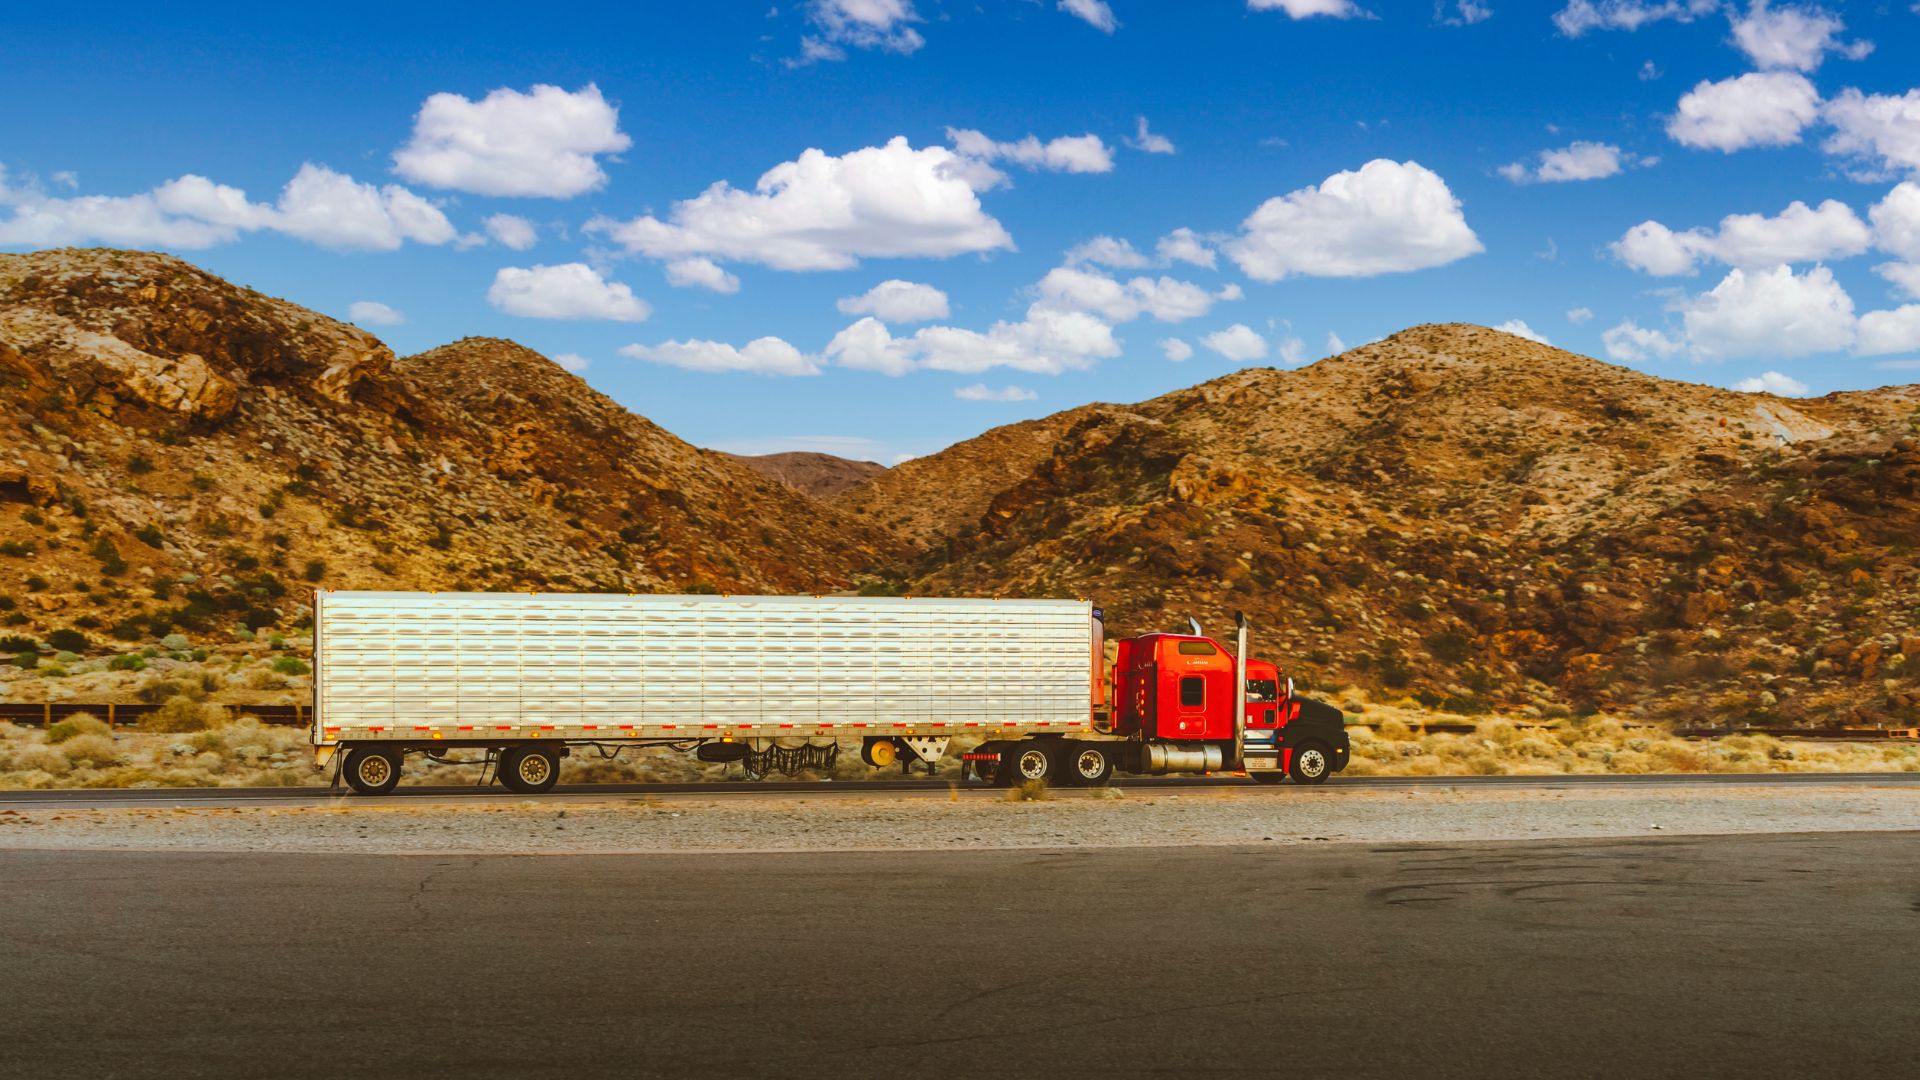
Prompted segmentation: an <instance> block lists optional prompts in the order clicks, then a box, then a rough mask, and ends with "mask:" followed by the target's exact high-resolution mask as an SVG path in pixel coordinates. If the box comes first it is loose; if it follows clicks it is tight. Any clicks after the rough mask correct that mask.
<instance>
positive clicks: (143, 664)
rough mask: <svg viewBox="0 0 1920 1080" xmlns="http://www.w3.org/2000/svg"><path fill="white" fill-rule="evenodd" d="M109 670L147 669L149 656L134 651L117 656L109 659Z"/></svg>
mask: <svg viewBox="0 0 1920 1080" xmlns="http://www.w3.org/2000/svg"><path fill="white" fill-rule="evenodd" d="M107 670H109V671H145V670H147V658H146V657H144V656H139V655H136V654H134V653H127V654H126V655H124V656H116V657H114V658H113V659H111V660H109V661H107Z"/></svg>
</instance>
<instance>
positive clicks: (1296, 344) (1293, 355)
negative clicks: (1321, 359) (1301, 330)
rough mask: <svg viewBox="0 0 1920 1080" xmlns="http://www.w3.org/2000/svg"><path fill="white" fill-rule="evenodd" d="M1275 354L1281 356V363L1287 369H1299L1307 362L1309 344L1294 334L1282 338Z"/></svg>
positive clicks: (1275, 349)
mask: <svg viewBox="0 0 1920 1080" xmlns="http://www.w3.org/2000/svg"><path fill="white" fill-rule="evenodd" d="M1274 352H1276V353H1278V354H1280V363H1281V364H1283V365H1285V366H1286V367H1299V366H1300V365H1301V364H1304V363H1306V362H1307V343H1306V342H1304V341H1301V340H1300V339H1299V338H1298V337H1297V336H1295V335H1293V334H1288V335H1287V336H1285V337H1283V338H1281V339H1280V341H1279V343H1278V344H1277V345H1276V346H1275V347H1274Z"/></svg>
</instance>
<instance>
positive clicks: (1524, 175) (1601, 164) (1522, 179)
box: [1496, 142, 1658, 184]
mask: <svg viewBox="0 0 1920 1080" xmlns="http://www.w3.org/2000/svg"><path fill="white" fill-rule="evenodd" d="M1657 160H1658V159H1642V158H1641V157H1640V156H1639V155H1638V154H1630V153H1622V152H1621V150H1620V148H1619V147H1617V146H1614V145H1612V144H1610V143H1597V142H1576V143H1572V144H1570V145H1568V146H1565V147H1562V148H1561V149H1558V150H1542V151H1540V154H1539V159H1538V162H1537V163H1536V164H1531V165H1530V164H1528V163H1526V162H1524V161H1516V162H1514V163H1513V164H1511V165H1502V166H1500V168H1499V169H1498V170H1496V171H1497V172H1499V174H1500V175H1501V176H1504V177H1506V178H1507V179H1508V180H1511V181H1513V182H1514V183H1516V184H1526V183H1542V184H1551V183H1563V182H1566V181H1569V180H1601V179H1604V178H1606V177H1609V176H1614V175H1617V174H1618V173H1619V172H1620V170H1621V169H1623V168H1626V167H1628V166H1633V165H1651V164H1653V163H1654V162H1655V161H1657Z"/></svg>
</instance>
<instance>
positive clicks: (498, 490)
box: [0, 251, 896, 643]
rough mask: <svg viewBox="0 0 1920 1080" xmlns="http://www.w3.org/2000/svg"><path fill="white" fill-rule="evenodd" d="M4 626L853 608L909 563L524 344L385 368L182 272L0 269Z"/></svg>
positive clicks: (271, 303)
mask: <svg viewBox="0 0 1920 1080" xmlns="http://www.w3.org/2000/svg"><path fill="white" fill-rule="evenodd" d="M0 441H3V442H4V444H5V446H6V447H7V451H6V452H5V453H4V455H0V597H4V600H0V607H4V608H5V610H3V611H0V621H4V622H6V623H7V624H8V626H9V627H10V629H8V630H6V631H5V632H7V633H10V634H16V635H22V636H28V637H37V638H40V639H44V638H45V637H46V636H47V635H49V634H51V633H52V632H53V631H56V630H60V629H71V630H78V631H80V632H81V633H82V634H84V635H86V636H87V637H89V638H91V639H94V640H95V641H96V643H107V642H110V641H114V640H117V641H120V642H123V643H125V642H132V643H144V642H146V641H148V640H150V639H157V638H159V637H161V636H164V635H165V634H166V633H168V632H170V631H172V630H176V629H184V630H187V631H188V632H189V633H190V634H216V635H217V634H224V633H225V632H227V631H228V629H229V628H230V627H232V626H233V625H234V624H235V623H241V622H244V623H247V624H250V625H253V626H260V627H265V626H275V627H291V626H293V625H295V624H297V623H298V622H299V620H300V618H301V617H302V615H303V613H304V612H305V610H306V604H307V591H308V590H309V589H311V588H312V587H314V586H323V587H331V588H449V589H451V588H470V589H489V588H507V589H517V588H555V589H602V590H616V591H687V590H695V591H697V590H701V589H713V590H717V591H771V592H779V591H803V590H826V589H834V588H846V587H850V586H851V585H853V584H855V582H856V574H857V572H858V571H859V570H860V569H861V568H862V567H864V566H866V565H867V564H870V563H874V562H876V561H886V560H887V559H888V558H890V557H891V555H892V553H893V552H894V551H895V550H896V542H895V541H894V540H893V539H892V538H891V537H890V536H888V535H886V534H885V533H883V532H881V531H880V530H879V529H877V528H871V527H865V526H862V525H860V524H859V523H857V522H855V521H853V520H843V519H841V517H840V516H839V515H838V514H837V512H835V511H834V510H832V509H830V508H826V507H823V506H821V505H820V504H818V503H817V502H815V501H814V500H812V499H810V498H808V497H807V496H805V495H802V494H800V493H799V492H796V491H793V490H791V489H790V488H788V487H786V486H784V485H782V484H779V483H777V482H774V481H772V480H769V479H768V478H766V477H764V476H762V475H760V474H759V473H757V472H755V471H753V470H751V469H749V468H747V467H745V466H743V465H741V464H740V463H738V462H736V461H734V460H732V459H731V458H729V457H727V456H725V455H721V454H715V453H711V452H708V451H704V450H699V449H697V448H695V447H692V446H690V445H688V444H686V443H684V442H682V441H681V440H679V439H677V438H675V437H674V436H672V435H670V434H668V433H667V432H665V431H663V430H661V429H660V428H658V427H657V426H655V425H653V424H651V423H649V422H647V421H646V420H644V419H642V418H640V417H637V416H634V415H633V414H631V413H629V412H627V411H626V410H625V409H623V408H621V407H620V406H618V405H616V404H615V403H614V402H612V401H611V400H610V399H608V398H606V397H604V396H603V395H601V394H599V393H597V392H595V391H593V390H592V389H591V388H590V387H588V386H587V385H586V384H585V383H584V382H582V381H580V380H579V379H578V378H576V377H575V376H573V375H571V374H568V373H567V372H565V371H563V370H562V369H560V368H559V367H558V366H556V365H554V364H553V363H551V362H550V361H548V360H546V359H545V358H544V357H541V356H539V355H538V354H536V353H533V352H531V351H529V350H526V349H523V348H521V347H520V346H517V345H514V344H513V343H511V342H506V341H498V340H491V339H478V338H472V339H466V340H463V341H459V342H455V343H453V344H451V345H447V346H443V347H441V348H438V349H435V350H432V351H431V352H427V353H423V354H421V355H419V356H414V357H406V358H396V357H395V356H394V355H393V353H392V352H391V350H389V349H388V348H387V347H386V346H385V345H384V344H382V343H381V342H380V341H379V340H377V339H376V338H374V337H373V336H372V335H370V334H367V333H366V332H364V331H361V330H358V329H356V328H354V327H351V326H347V325H345V324H342V323H339V322H336V321H334V320H332V319H328V318H326V317H324V316H321V315H318V314H316V313H314V312H311V311H307V310H305V309H303V308H300V307H297V306H296V305H293V304H290V303H287V302H285V301H281V300H276V299H273V298H270V297H266V296H262V295H260V294H258V293H254V292H252V291H251V290H247V289H244V288H238V287H235V286H233V285H230V284H228V283H226V282H224V281H221V280H219V279H218V278H215V277H213V276H211V275H208V274H206V273H204V272H202V271H200V270H198V269H196V268H194V267H193V266H191V265H189V264H187V263H185V262H182V261H180V260H178V259H173V258H170V257H167V256H161V255H150V254H142V253H134V252H119V251H49V252H40V253H36V254H31V255H0Z"/></svg>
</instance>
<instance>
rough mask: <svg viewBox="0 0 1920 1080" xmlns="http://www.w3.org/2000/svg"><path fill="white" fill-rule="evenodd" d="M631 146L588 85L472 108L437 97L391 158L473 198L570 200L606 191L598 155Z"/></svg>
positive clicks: (544, 89) (511, 94) (457, 99)
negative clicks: (409, 136)
mask: <svg viewBox="0 0 1920 1080" xmlns="http://www.w3.org/2000/svg"><path fill="white" fill-rule="evenodd" d="M632 145H633V140H632V139H630V138H628V137H627V136H626V135H625V134H624V133H623V132H621V130H620V110H619V109H617V108H615V107H614V106H612V105H609V104H608V103H607V100H606V99H605V98H603V97H601V96H600V88H599V87H597V86H595V85H593V84H592V83H588V84H587V85H586V86H585V87H583V88H582V89H579V90H576V91H573V92H571V93H569V92H568V91H565V90H562V89H560V88H559V87H557V86H544V85H542V86H535V87H534V88H533V89H532V90H530V91H527V92H526V93H521V92H520V91H518V90H510V89H507V88H506V87H501V88H500V89H498V90H495V91H493V92H492V93H490V94H488V95H487V96H486V97H484V98H481V99H480V100H479V101H470V100H468V99H467V98H464V97H461V96H460V95H459V94H451V93H440V94H434V95H433V96H432V97H429V98H428V99H427V100H426V102H425V104H423V105H421V106H420V112H419V113H418V114H417V115H416V116H414V118H413V137H412V138H411V139H409V140H408V141H407V145H405V146H403V147H401V148H400V149H399V150H396V151H394V154H393V171H394V172H397V173H399V174H400V175H401V176H404V177H406V178H407V179H409V180H412V181H415V182H417V183H421V184H426V185H427V186H429V187H437V188H450V189H452V190H455V191H467V192H472V193H473V194H476V195H511V196H523V197H525V196H536V197H542V198H549V199H570V198H572V197H573V196H575V195H580V194H583V193H585V192H588V191H594V190H596V189H598V188H600V187H602V186H603V185H605V184H606V182H607V174H606V172H605V171H604V170H602V169H601V168H600V162H599V160H598V157H599V155H604V154H617V153H619V152H620V151H622V150H625V149H626V148H627V147H629V146H632Z"/></svg>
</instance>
